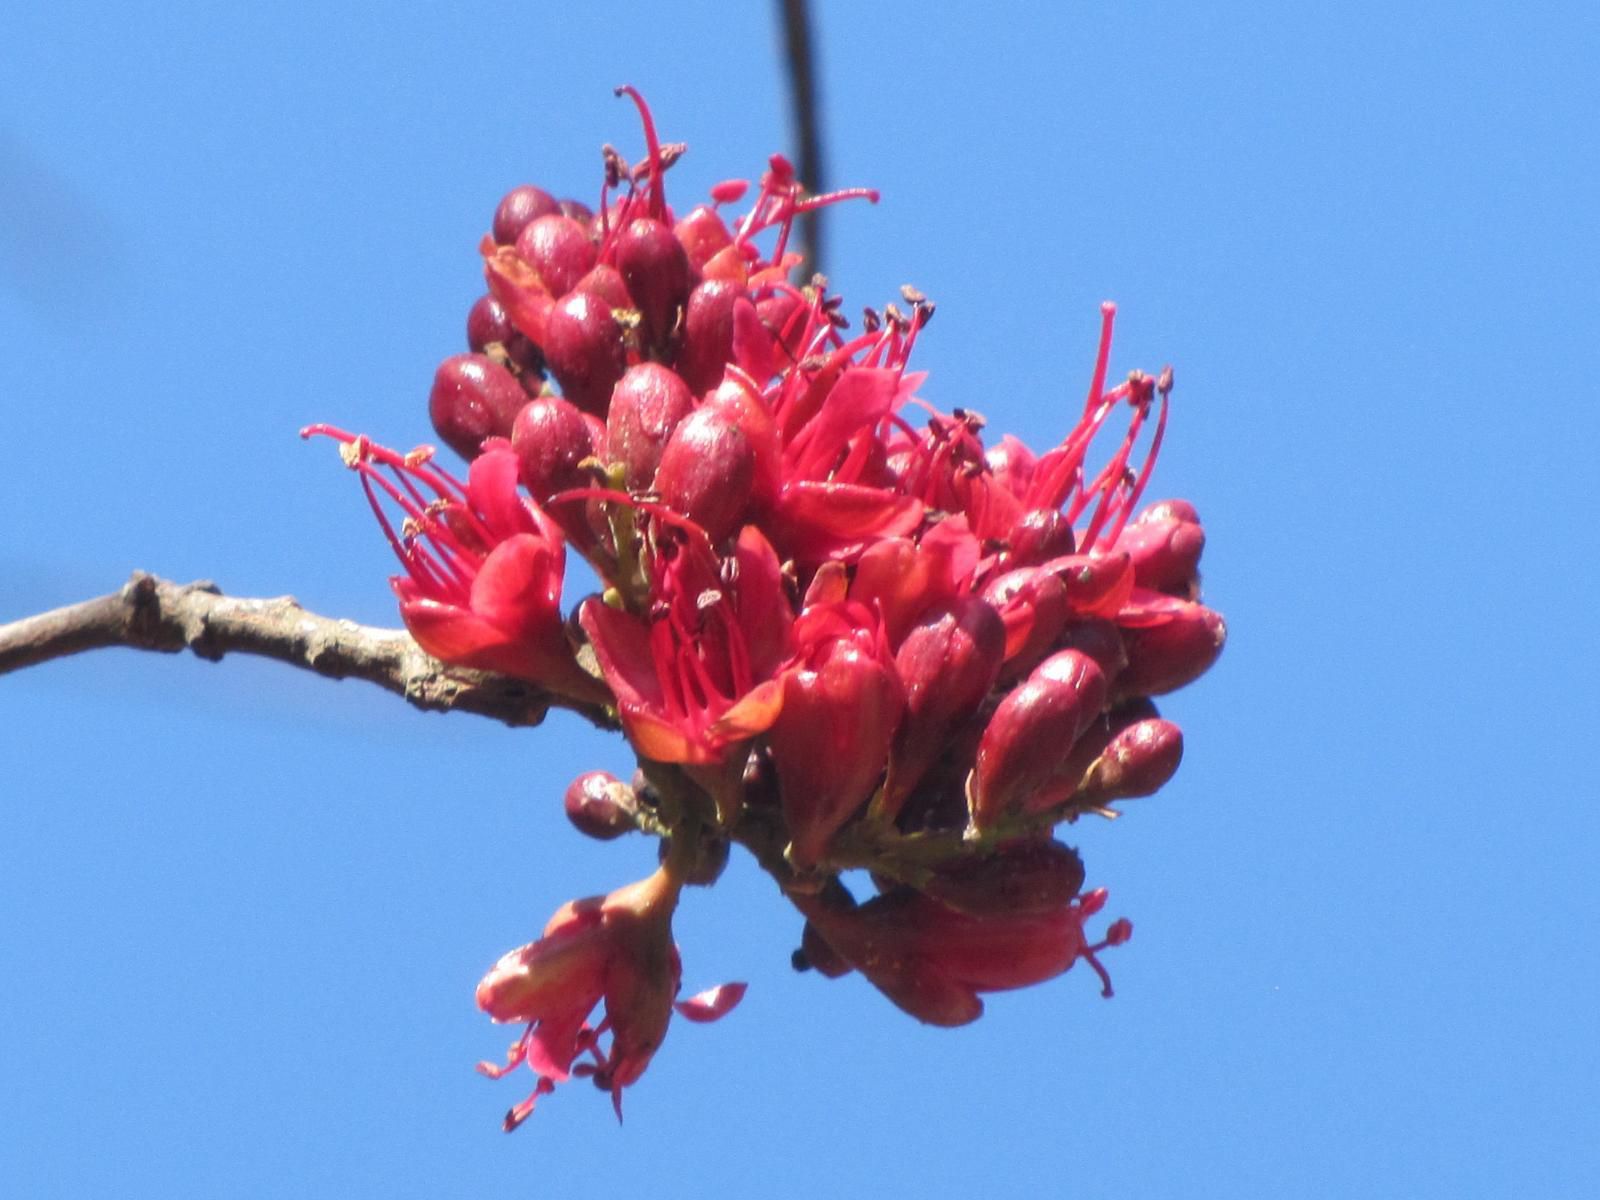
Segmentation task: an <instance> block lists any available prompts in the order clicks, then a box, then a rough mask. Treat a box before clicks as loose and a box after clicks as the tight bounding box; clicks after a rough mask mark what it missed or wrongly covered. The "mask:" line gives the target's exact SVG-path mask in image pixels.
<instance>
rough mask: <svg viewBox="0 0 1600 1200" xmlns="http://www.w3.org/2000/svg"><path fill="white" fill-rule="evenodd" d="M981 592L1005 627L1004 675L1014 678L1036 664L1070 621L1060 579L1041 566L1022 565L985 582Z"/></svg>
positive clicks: (1004, 676) (1064, 590)
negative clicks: (1068, 620)
mask: <svg viewBox="0 0 1600 1200" xmlns="http://www.w3.org/2000/svg"><path fill="white" fill-rule="evenodd" d="M981 595H982V596H983V598H984V599H985V600H987V601H988V602H989V603H990V604H992V605H993V606H994V609H995V611H996V612H997V613H999V614H1000V619H1001V621H1002V622H1004V624H1005V627H1006V665H1005V667H1004V668H1003V670H1002V671H1001V675H1002V677H1003V678H1006V679H1015V678H1016V677H1017V676H1019V675H1022V674H1025V673H1026V672H1027V671H1029V670H1030V669H1031V668H1032V667H1033V666H1034V664H1036V663H1037V662H1038V661H1039V660H1040V659H1041V658H1043V657H1044V655H1045V654H1046V653H1048V652H1049V650H1050V647H1051V646H1052V645H1054V644H1055V640H1056V638H1057V636H1058V635H1059V634H1060V633H1061V630H1062V628H1063V627H1064V626H1065V625H1066V623H1067V617H1068V616H1069V615H1070V611H1071V610H1070V608H1069V606H1068V604H1067V591H1066V587H1065V585H1064V584H1062V582H1061V580H1060V579H1058V578H1057V577H1056V576H1055V575H1054V574H1052V573H1051V572H1049V571H1048V570H1045V569H1043V568H1040V567H1019V568H1018V569H1017V570H1015V571H1007V572H1006V573H1005V574H1004V575H1001V576H999V577H998V578H995V579H991V580H990V581H989V582H988V583H986V584H984V586H983V590H982V592H981Z"/></svg>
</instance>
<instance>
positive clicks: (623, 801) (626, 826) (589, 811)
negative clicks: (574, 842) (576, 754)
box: [563, 771, 638, 842]
mask: <svg viewBox="0 0 1600 1200" xmlns="http://www.w3.org/2000/svg"><path fill="white" fill-rule="evenodd" d="M563 799H564V801H565V804H566V810H567V820H569V821H571V822H572V825H573V828H575V829H576V830H577V831H578V832H579V833H581V834H584V835H585V836H586V837H592V838H594V839H595V840H596V841H601V842H609V841H611V840H612V839H613V838H618V837H621V836H622V835H623V834H625V833H629V832H631V831H632V830H633V829H635V828H637V826H636V825H635V823H634V815H635V813H636V812H637V811H638V804H637V802H636V801H635V799H634V795H633V789H632V788H630V787H629V786H628V785H627V784H625V783H623V782H622V781H621V780H620V779H618V778H617V777H616V776H615V775H613V774H611V773H610V772H609V771H588V772H586V773H585V774H582V775H579V776H578V777H577V778H576V779H574V780H573V781H572V782H571V783H569V784H568V785H567V792H566V796H565V797H564V798H563Z"/></svg>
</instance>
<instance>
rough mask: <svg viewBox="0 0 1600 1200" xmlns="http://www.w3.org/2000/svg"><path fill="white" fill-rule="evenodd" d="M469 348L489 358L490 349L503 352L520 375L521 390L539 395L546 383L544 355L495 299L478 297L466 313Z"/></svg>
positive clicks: (491, 355)
mask: <svg viewBox="0 0 1600 1200" xmlns="http://www.w3.org/2000/svg"><path fill="white" fill-rule="evenodd" d="M467 345H468V346H469V347H470V348H471V349H472V352H473V353H474V354H489V355H490V357H493V354H492V353H491V352H490V347H491V346H498V347H499V348H500V352H501V353H503V354H504V355H505V357H506V358H507V359H508V360H509V361H510V362H511V363H512V365H513V366H515V367H517V368H518V369H519V370H520V371H521V372H522V374H521V376H519V378H520V379H521V380H522V386H523V387H524V388H525V389H530V390H531V391H532V392H533V393H535V394H537V392H538V390H539V384H540V382H541V381H542V380H543V379H544V355H542V354H540V353H539V347H537V346H535V345H534V344H533V343H532V342H531V341H530V340H529V339H528V338H527V337H526V336H524V335H523V334H522V333H521V332H520V331H519V330H518V329H517V327H516V326H515V325H513V324H512V323H511V317H510V315H509V314H508V313H507V312H506V310H505V306H504V305H503V304H501V303H500V301H498V300H496V299H495V298H494V297H493V296H479V297H478V299H477V301H476V302H475V303H474V304H473V306H472V307H471V308H470V309H469V310H468V311H467Z"/></svg>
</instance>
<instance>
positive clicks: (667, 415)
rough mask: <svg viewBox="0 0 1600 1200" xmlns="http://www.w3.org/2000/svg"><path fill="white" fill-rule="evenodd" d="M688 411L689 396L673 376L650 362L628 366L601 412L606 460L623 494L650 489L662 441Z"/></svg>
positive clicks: (661, 449) (670, 372) (663, 441)
mask: <svg viewBox="0 0 1600 1200" xmlns="http://www.w3.org/2000/svg"><path fill="white" fill-rule="evenodd" d="M693 409H694V397H693V396H692V395H690V394H689V388H688V385H687V384H685V383H684V381H683V380H682V379H680V378H679V377H678V375H677V373H676V372H674V371H672V370H670V369H669V368H667V367H664V366H662V365H661V364H660V363H653V362H645V363H639V364H638V365H637V366H633V367H629V368H628V370H627V373H626V374H624V375H623V377H622V378H621V379H620V380H619V381H618V382H617V386H616V387H615V388H614V389H613V390H612V392H611V406H610V408H609V409H608V410H607V411H606V458H607V460H608V461H610V462H613V463H621V464H622V467H623V477H624V480H625V481H626V484H627V487H628V488H629V490H631V491H645V490H648V489H649V488H650V486H651V481H652V480H654V479H655V476H656V467H657V466H658V465H660V462H661V454H662V451H663V450H664V449H665V448H666V444H667V440H668V439H669V438H670V437H671V436H672V431H673V430H674V429H676V428H677V427H678V423H679V422H680V421H682V420H683V419H684V418H685V417H687V416H688V415H689V413H690V412H691V411H693Z"/></svg>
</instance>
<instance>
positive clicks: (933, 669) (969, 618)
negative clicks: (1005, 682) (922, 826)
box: [882, 594, 1006, 821]
mask: <svg viewBox="0 0 1600 1200" xmlns="http://www.w3.org/2000/svg"><path fill="white" fill-rule="evenodd" d="M1005 645H1006V631H1005V626H1004V625H1003V624H1002V623H1001V621H1000V617H999V615H998V614H997V613H996V612H995V611H994V609H993V608H992V607H991V606H990V605H989V604H988V603H986V602H985V601H983V600H980V599H978V598H977V597H976V596H972V595H965V594H963V595H958V596H953V597H951V599H950V600H948V601H947V602H945V603H943V604H940V605H938V606H937V607H935V608H933V609H932V610H930V611H929V612H927V613H924V614H923V616H922V618H921V619H920V620H919V621H918V622H917V623H916V625H915V626H913V627H912V629H911V632H910V633H908V634H906V637H905V640H904V641H903V642H901V643H900V649H899V651H898V652H897V653H896V654H895V659H894V665H895V671H896V673H897V674H898V675H899V676H900V682H901V683H902V684H903V685H904V686H905V689H906V713H905V718H904V720H903V721H902V722H901V725H900V733H899V735H898V736H897V737H896V738H895V744H894V755H893V757H892V758H891V759H890V766H889V778H888V782H887V783H886V785H885V787H884V799H883V806H882V815H883V817H884V819H886V820H891V821H892V820H893V819H894V818H895V816H896V815H897V814H898V813H899V811H900V808H901V805H902V804H903V803H904V802H905V798H906V796H908V795H909V794H910V793H911V790H912V788H914V787H915V786H916V785H917V783H918V781H919V780H921V778H922V776H923V774H924V773H925V772H926V771H927V769H928V768H929V767H930V766H932V765H933V761H934V759H936V758H938V756H939V754H940V753H941V752H942V751H943V750H944V749H945V748H946V746H947V744H948V742H949V738H950V733H951V731H952V730H954V729H955V727H956V726H957V725H959V724H961V722H963V721H965V720H966V719H967V718H968V717H970V716H971V715H972V714H973V713H975V712H976V711H977V710H978V705H980V704H982V703H983V698H984V697H985V696H987V695H988V694H989V689H990V688H992V687H994V685H995V681H996V680H997V679H998V678H999V677H1000V664H1001V661H1002V660H1003V658H1004V656H1005Z"/></svg>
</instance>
